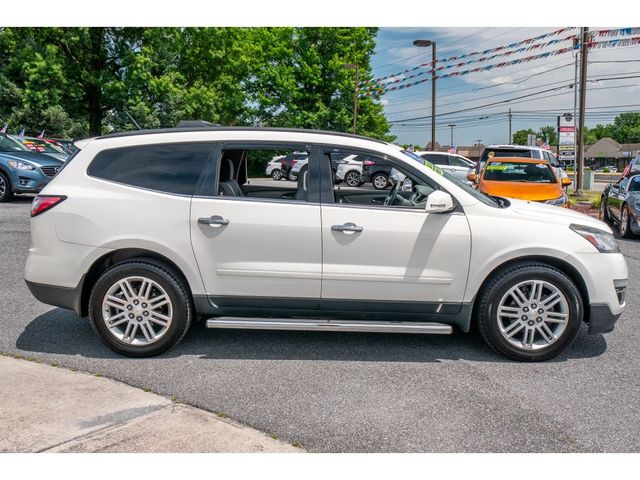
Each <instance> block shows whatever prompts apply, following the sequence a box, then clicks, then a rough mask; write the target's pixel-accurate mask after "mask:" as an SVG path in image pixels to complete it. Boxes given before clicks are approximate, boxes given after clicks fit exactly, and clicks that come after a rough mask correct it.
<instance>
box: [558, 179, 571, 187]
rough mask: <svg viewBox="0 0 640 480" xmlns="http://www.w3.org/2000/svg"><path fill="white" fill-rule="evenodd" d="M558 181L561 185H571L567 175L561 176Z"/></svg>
mask: <svg viewBox="0 0 640 480" xmlns="http://www.w3.org/2000/svg"><path fill="white" fill-rule="evenodd" d="M560 183H561V184H562V186H563V187H567V186H569V185H571V183H572V182H571V180H570V179H568V178H567V177H563V178H562V180H560Z"/></svg>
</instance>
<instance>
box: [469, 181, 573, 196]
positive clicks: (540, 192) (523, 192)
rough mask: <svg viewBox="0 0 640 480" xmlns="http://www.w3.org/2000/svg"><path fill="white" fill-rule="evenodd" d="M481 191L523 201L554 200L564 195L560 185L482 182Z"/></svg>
mask: <svg viewBox="0 0 640 480" xmlns="http://www.w3.org/2000/svg"><path fill="white" fill-rule="evenodd" d="M480 191H482V192H484V193H487V194H489V195H494V196H496V197H508V198H520V199H523V200H533V201H541V200H552V199H554V198H558V197H559V196H561V195H562V187H561V186H560V184H559V183H526V182H495V181H490V180H482V181H481V183H480Z"/></svg>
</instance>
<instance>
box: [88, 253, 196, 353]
mask: <svg viewBox="0 0 640 480" xmlns="http://www.w3.org/2000/svg"><path fill="white" fill-rule="evenodd" d="M89 317H90V318H91V324H92V326H93V329H94V330H95V331H96V333H97V334H98V335H99V336H100V338H101V339H102V341H103V342H104V343H105V344H106V345H107V346H108V347H109V348H110V349H111V350H113V351H115V352H117V353H120V354H122V355H128V356H131V357H150V356H153V355H158V354H160V353H162V352H164V351H166V350H168V349H169V348H171V347H172V346H174V345H175V344H177V343H178V342H179V341H180V340H181V339H182V337H183V336H184V335H185V334H186V332H187V330H188V328H189V324H190V323H191V319H192V317H193V307H192V303H191V298H190V297H189V293H188V289H187V288H186V286H185V285H184V282H183V281H182V280H181V279H180V278H179V277H178V276H177V275H175V274H174V273H173V272H172V271H171V270H170V269H168V268H165V266H164V265H162V264H161V263H156V262H155V261H153V260H146V259H141V260H132V261H126V262H123V263H119V264H117V265H114V266H113V267H111V268H109V269H108V270H107V271H105V272H104V273H103V274H102V275H101V276H100V278H99V279H98V281H97V282H96V284H95V285H94V287H93V290H92V292H91V297H90V299H89Z"/></svg>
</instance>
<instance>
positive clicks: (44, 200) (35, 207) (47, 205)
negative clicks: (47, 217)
mask: <svg viewBox="0 0 640 480" xmlns="http://www.w3.org/2000/svg"><path fill="white" fill-rule="evenodd" d="M66 199H67V197H66V196H65V195H36V197H35V198H34V199H33V203H32V204H31V218H33V217H35V216H38V215H40V214H41V213H44V212H46V211H47V210H49V209H51V208H53V207H55V206H56V205H58V204H59V203H62V202H63V201H64V200H66Z"/></svg>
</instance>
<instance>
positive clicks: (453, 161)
mask: <svg viewBox="0 0 640 480" xmlns="http://www.w3.org/2000/svg"><path fill="white" fill-rule="evenodd" d="M449 165H451V166H452V167H465V168H473V167H474V166H475V165H472V164H470V163H469V162H467V161H466V160H465V159H463V158H460V157H456V156H455V155H449Z"/></svg>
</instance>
